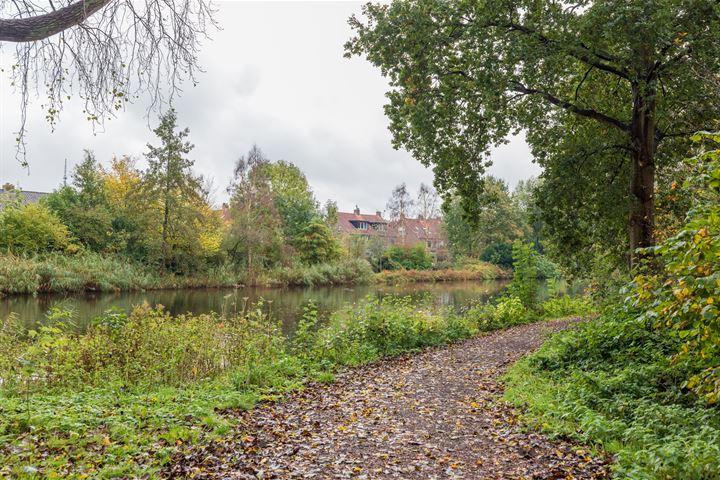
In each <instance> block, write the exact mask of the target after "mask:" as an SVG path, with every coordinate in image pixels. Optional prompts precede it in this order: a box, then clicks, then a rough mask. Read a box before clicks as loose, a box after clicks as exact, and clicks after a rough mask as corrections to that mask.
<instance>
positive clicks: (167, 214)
mask: <svg viewBox="0 0 720 480" xmlns="http://www.w3.org/2000/svg"><path fill="white" fill-rule="evenodd" d="M176 128H177V114H176V113H175V110H174V109H172V108H171V109H170V110H168V111H167V112H166V113H165V114H164V115H162V116H161V117H160V125H159V126H158V127H157V128H156V129H155V130H154V133H155V135H157V137H158V138H159V139H160V141H161V145H160V146H159V147H154V146H152V145H150V144H148V153H147V154H145V157H146V158H147V160H148V170H147V172H146V173H145V176H144V190H145V193H146V194H147V195H148V198H149V200H151V201H153V202H155V203H157V205H159V208H160V210H161V212H162V213H161V221H160V237H161V238H160V259H161V261H162V264H163V266H165V267H166V268H167V267H169V266H170V264H171V260H172V258H171V256H172V251H171V250H172V247H173V244H175V243H178V242H179V241H184V240H186V239H188V238H193V237H196V236H197V235H196V234H197V230H196V229H195V225H194V221H196V220H198V219H199V218H200V217H201V215H199V212H198V209H197V206H198V205H200V204H202V203H203V199H204V197H205V195H204V192H203V190H202V184H201V180H200V178H198V177H196V176H195V175H194V174H193V173H192V171H191V168H192V166H193V164H194V162H193V161H192V160H190V159H188V158H186V155H187V154H188V153H190V151H191V150H192V149H193V147H194V146H193V145H192V144H191V143H190V142H189V141H187V138H188V136H189V135H190V131H189V130H188V129H187V128H186V129H184V130H180V131H176Z"/></svg>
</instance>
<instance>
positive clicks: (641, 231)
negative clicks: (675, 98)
mask: <svg viewBox="0 0 720 480" xmlns="http://www.w3.org/2000/svg"><path fill="white" fill-rule="evenodd" d="M654 93H655V92H654V89H652V88H651V87H649V86H646V87H645V88H644V89H643V87H640V86H635V87H634V88H633V97H634V98H633V115H632V124H631V129H630V135H631V137H632V147H633V152H632V179H631V183H630V200H631V205H630V250H631V253H630V266H631V267H635V266H637V265H638V262H639V260H641V258H642V257H643V255H641V254H638V253H637V252H636V250H637V249H638V248H645V247H651V246H653V245H654V230H655V150H656V142H655V100H654V98H655V94H654Z"/></svg>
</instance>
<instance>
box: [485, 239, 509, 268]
mask: <svg viewBox="0 0 720 480" xmlns="http://www.w3.org/2000/svg"><path fill="white" fill-rule="evenodd" d="M512 250H513V247H512V244H510V243H491V244H490V245H488V246H487V247H486V248H485V250H483V252H482V254H481V255H480V260H483V261H485V262H490V263H492V264H495V265H498V266H500V267H503V268H512V266H513V255H512Z"/></svg>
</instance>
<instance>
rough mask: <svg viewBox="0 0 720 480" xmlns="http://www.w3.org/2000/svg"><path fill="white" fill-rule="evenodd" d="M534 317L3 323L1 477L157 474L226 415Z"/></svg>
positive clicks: (447, 314) (222, 426) (221, 428)
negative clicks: (30, 326)
mask: <svg viewBox="0 0 720 480" xmlns="http://www.w3.org/2000/svg"><path fill="white" fill-rule="evenodd" d="M537 319H538V317H537V316H535V317H530V316H524V317H507V316H506V315H505V314H504V313H503V311H502V310H501V309H500V308H499V307H495V306H493V305H478V306H477V307H474V308H470V309H468V310H467V311H465V312H463V313H462V314H457V313H453V312H452V311H449V310H448V309H437V308H433V307H432V305H429V304H427V303H418V302H417V301H414V300H412V299H411V298H409V297H386V298H383V299H372V300H368V301H367V302H364V303H362V304H359V305H356V306H354V307H352V308H348V309H347V310H345V311H343V312H338V313H336V314H334V315H332V316H331V318H329V319H327V320H323V321H322V322H321V323H318V322H319V320H320V318H319V317H318V314H317V312H316V311H315V310H313V309H309V310H307V311H306V313H305V314H304V315H303V320H302V323H301V326H300V327H298V331H297V332H296V334H295V336H294V337H293V338H292V340H290V339H288V338H287V337H284V336H283V335H282V334H281V332H280V330H279V327H278V326H277V324H276V323H274V322H272V321H271V319H269V318H268V317H267V315H265V314H263V312H261V311H258V310H254V309H252V310H250V311H248V312H247V313H244V314H243V315H240V316H237V317H233V316H230V317H220V316H209V315H201V316H181V317H175V318H172V317H170V316H168V315H166V314H163V313H162V312H157V311H152V310H149V309H147V308H143V309H140V310H137V311H136V312H134V313H133V314H132V315H130V316H128V317H127V318H125V317H122V316H115V315H110V316H106V317H105V318H104V319H103V320H102V322H101V323H100V324H99V325H98V326H97V327H95V328H94V329H92V330H90V331H89V332H88V333H86V334H80V335H78V334H73V333H65V332H63V331H62V330H61V329H58V328H44V329H40V330H39V331H38V332H37V334H36V335H32V336H29V335H25V334H23V333H22V332H20V331H18V330H17V329H14V328H13V326H12V325H11V324H10V323H8V322H5V323H4V324H0V378H2V379H5V380H4V381H3V382H2V383H0V476H10V477H23V476H29V475H35V476H37V477H41V478H53V477H62V478H84V477H85V476H93V477H94V476H103V477H124V478H127V477H134V476H143V475H147V474H149V475H150V476H151V477H153V478H155V477H157V475H158V473H159V469H161V468H162V467H163V466H167V465H169V464H170V463H171V458H172V457H173V455H175V453H176V452H177V450H178V449H179V448H181V447H182V446H183V445H185V444H188V443H193V444H199V445H202V444H206V443H207V442H211V441H212V442H216V443H221V442H223V441H225V438H226V435H228V434H229V433H230V432H231V431H232V430H233V429H234V428H235V426H236V425H237V421H238V419H237V418H235V417H233V416H229V415H227V414H226V413H225V412H227V411H228V410H227V409H237V408H241V409H247V408H250V407H252V406H253V405H254V404H255V403H256V402H257V401H259V400H273V399H277V398H279V396H281V395H283V394H284V393H286V392H290V391H295V390H297V389H298V388H300V387H302V386H303V385H304V384H306V383H307V382H312V381H322V382H332V381H333V378H334V374H336V373H338V372H341V371H342V369H343V368H345V367H349V366H354V365H362V364H367V363H371V362H374V361H377V360H379V359H382V358H384V357H390V356H396V355H398V354H401V353H403V352H408V351H416V350H419V349H422V348H425V347H431V346H437V345H443V344H448V343H453V342H456V341H458V340H462V339H465V338H469V337H472V336H474V335H477V334H478V333H480V332H485V331H491V330H496V329H498V328H504V327H508V326H512V325H517V324H521V323H527V322H529V321H533V320H537ZM228 340H232V341H228ZM40 347H41V348H40ZM18 359H22V362H20V363H18Z"/></svg>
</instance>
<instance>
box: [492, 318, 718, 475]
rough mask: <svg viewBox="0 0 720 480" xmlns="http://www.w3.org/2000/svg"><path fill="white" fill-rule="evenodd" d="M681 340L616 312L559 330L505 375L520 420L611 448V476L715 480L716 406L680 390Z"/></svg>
mask: <svg viewBox="0 0 720 480" xmlns="http://www.w3.org/2000/svg"><path fill="white" fill-rule="evenodd" d="M678 347H679V342H678V341H677V339H673V338H672V337H669V336H667V335H662V334H661V332H658V331H657V330H655V329H650V328H647V327H646V326H645V325H644V323H643V322H638V321H637V320H635V318H634V317H633V316H632V315H628V314H627V313H626V312H622V311H620V310H619V309H617V310H615V311H612V312H607V313H605V314H604V315H603V316H601V317H599V318H598V319H596V320H594V321H591V322H588V323H587V324H584V325H581V326H579V327H578V328H576V329H573V330H571V331H568V332H563V333H560V334H558V335H556V336H554V337H553V338H552V339H551V340H550V341H548V342H547V343H546V344H545V345H544V346H543V347H542V348H541V349H540V350H539V351H538V352H536V353H535V354H533V355H531V356H529V357H528V358H526V359H524V360H522V361H521V362H519V363H517V364H516V365H515V366H513V367H512V368H511V370H510V371H509V373H508V374H507V376H506V382H507V387H508V388H507V390H506V394H505V395H506V398H507V399H508V400H510V401H511V402H513V403H515V404H517V405H523V406H525V407H527V416H526V420H527V421H529V422H530V423H533V424H535V425H537V426H540V427H541V428H543V429H544V430H545V431H546V432H549V433H554V434H558V435H569V436H572V437H574V438H577V439H579V440H580V441H583V442H587V443H590V444H594V445H597V446H599V447H601V448H602V449H604V450H605V451H607V452H610V453H612V454H615V455H616V463H615V464H614V466H613V468H614V473H615V476H616V477H617V478H634V479H668V480H669V479H678V478H682V479H698V480H699V479H705V480H710V479H717V478H720V411H718V408H717V407H712V406H708V405H707V404H706V403H705V402H703V401H701V400H700V399H698V398H697V397H696V396H695V395H694V394H693V393H692V392H690V391H689V390H687V389H686V388H684V379H686V378H687V377H688V372H687V371H686V368H687V367H683V366H681V365H679V364H676V363H673V362H672V361H671V360H670V357H671V355H672V354H673V353H674V352H676V351H677V349H678Z"/></svg>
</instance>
